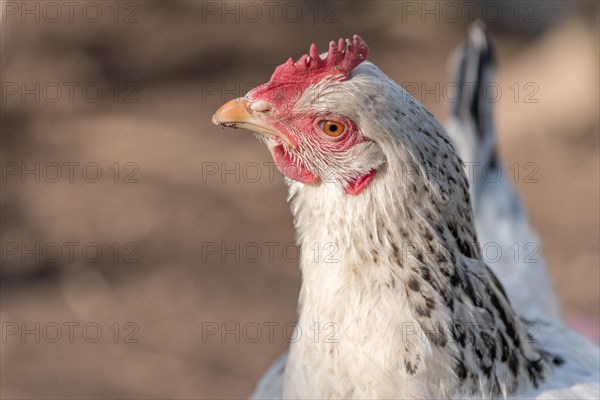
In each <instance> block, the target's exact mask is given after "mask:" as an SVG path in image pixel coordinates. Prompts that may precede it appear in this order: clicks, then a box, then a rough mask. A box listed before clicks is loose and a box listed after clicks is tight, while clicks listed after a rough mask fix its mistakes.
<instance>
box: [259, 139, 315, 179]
mask: <svg viewBox="0 0 600 400" xmlns="http://www.w3.org/2000/svg"><path fill="white" fill-rule="evenodd" d="M271 155H272V156H273V160H274V161H275V165H277V169H278V170H279V171H280V172H281V173H282V174H283V175H285V176H287V177H288V178H290V179H293V180H295V181H298V182H301V183H308V184H310V183H316V182H317V181H318V180H319V178H317V177H316V176H315V175H314V174H313V173H312V172H310V171H309V170H308V169H307V168H306V167H305V166H304V165H302V163H295V162H293V161H292V160H291V159H290V158H289V157H288V155H287V154H286V153H285V151H284V150H283V146H281V145H278V146H275V147H273V148H272V149H271Z"/></svg>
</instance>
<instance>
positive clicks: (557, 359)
mask: <svg viewBox="0 0 600 400" xmlns="http://www.w3.org/2000/svg"><path fill="white" fill-rule="evenodd" d="M564 363H565V359H564V358H562V357H560V356H555V357H554V359H553V360H552V364H554V365H556V366H559V367H560V366H561V365H563V364H564Z"/></svg>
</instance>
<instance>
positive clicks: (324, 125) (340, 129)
mask: <svg viewBox="0 0 600 400" xmlns="http://www.w3.org/2000/svg"><path fill="white" fill-rule="evenodd" d="M319 126H320V127H321V129H322V130H323V132H324V133H325V134H326V135H327V136H332V137H337V136H340V135H341V134H342V133H344V130H345V129H346V127H345V126H344V124H342V123H339V122H336V121H330V120H326V121H321V122H320V123H319Z"/></svg>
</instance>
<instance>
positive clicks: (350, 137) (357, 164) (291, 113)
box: [213, 35, 384, 194]
mask: <svg viewBox="0 0 600 400" xmlns="http://www.w3.org/2000/svg"><path fill="white" fill-rule="evenodd" d="M367 53H368V46H367V45H366V43H365V42H364V41H363V40H362V39H361V38H360V37H359V36H357V35H355V36H354V37H353V40H352V41H350V40H348V39H347V40H345V41H344V40H342V39H340V40H339V41H338V43H335V42H333V41H332V42H331V43H330V44H329V51H328V53H326V54H325V55H323V56H320V55H319V53H318V52H317V48H316V46H315V45H314V44H313V45H311V47H310V51H309V54H308V55H303V56H302V57H301V58H300V59H299V60H298V61H297V62H294V61H293V60H292V59H291V58H290V59H289V60H288V61H287V62H286V63H284V64H282V65H280V66H279V67H277V68H276V69H275V72H274V73H273V76H272V77H271V80H270V81H269V82H267V83H265V84H263V85H260V86H258V87H256V88H255V89H253V90H251V91H250V92H249V93H248V94H246V96H245V97H243V98H239V99H235V100H232V101H230V102H228V103H226V104H225V105H223V106H222V107H221V108H220V109H219V110H218V111H217V112H216V113H215V115H214V116H213V123H215V124H218V125H221V126H229V127H233V128H245V129H248V130H250V131H253V132H255V133H257V134H258V137H259V138H260V139H261V140H263V141H264V142H265V143H266V144H267V146H268V148H269V150H270V151H271V154H272V156H273V159H274V161H275V163H276V165H277V167H278V169H279V170H280V171H281V173H282V174H284V175H285V176H287V177H288V178H290V179H292V180H294V181H298V182H302V183H304V184H313V185H319V184H334V185H338V186H339V187H341V188H343V189H344V190H345V191H346V192H347V193H350V194H358V193H359V192H361V191H362V190H363V189H364V188H365V187H366V186H367V185H368V184H369V182H370V181H371V180H372V179H373V178H374V177H375V174H376V172H377V170H378V169H379V167H380V166H381V165H382V164H383V162H384V156H383V153H382V151H381V148H380V146H379V145H378V143H377V141H376V140H375V138H374V137H371V135H369V132H368V131H367V130H366V129H365V125H364V121H367V120H369V119H370V118H371V116H370V115H369V113H368V112H367V111H368V109H369V108H370V107H373V106H375V104H373V102H372V101H371V100H370V99H369V98H368V96H367V94H366V93H365V91H364V88H365V87H368V86H370V87H372V88H373V89H375V87H376V86H377V85H373V84H370V82H369V81H370V80H371V79H372V77H371V76H369V74H366V73H365V70H364V69H362V68H361V66H359V64H361V63H363V62H364V61H365V60H366V58H367ZM367 64H370V63H367ZM371 66H372V65H371Z"/></svg>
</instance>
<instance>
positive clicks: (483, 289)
mask: <svg viewBox="0 0 600 400" xmlns="http://www.w3.org/2000/svg"><path fill="white" fill-rule="evenodd" d="M366 54H367V47H366V44H365V43H364V42H363V41H362V39H360V38H359V37H356V36H355V37H354V40H353V41H346V45H345V47H344V42H343V41H341V40H340V42H339V43H338V45H337V46H336V44H335V43H334V42H332V43H331V44H330V50H329V53H328V55H327V57H326V58H325V57H323V56H321V58H322V60H319V59H318V53H316V48H314V46H312V47H311V51H310V57H303V58H301V59H300V60H299V61H298V62H296V63H293V61H288V63H286V64H285V65H283V66H280V67H278V69H277V70H276V72H275V74H274V75H273V77H272V78H271V81H270V82H269V83H268V84H265V85H263V86H261V87H259V88H257V89H255V90H253V91H251V92H250V93H249V94H248V95H247V96H246V97H245V98H244V99H240V100H238V101H234V102H230V103H228V104H226V105H224V106H223V107H222V108H221V109H219V111H217V113H216V114H215V116H214V117H213V121H214V122H215V123H217V124H220V125H223V126H231V127H242V128H247V129H250V130H253V131H255V132H259V133H260V136H261V138H262V140H264V141H265V142H266V143H267V145H268V148H269V150H270V151H271V152H272V154H273V157H274V159H275V161H276V163H277V165H278V167H279V168H280V170H281V171H282V173H284V175H286V177H287V178H286V182H287V184H288V186H289V201H290V204H291V209H292V214H293V215H294V225H295V228H296V232H297V235H298V243H299V244H300V246H301V257H300V268H301V271H302V279H303V281H302V288H301V291H300V298H299V320H298V326H299V328H300V329H301V332H305V333H306V332H311V329H312V328H314V327H315V326H318V327H325V326H328V325H331V324H333V325H334V326H335V327H336V329H337V330H336V335H335V338H334V339H335V340H334V341H327V342H326V341H323V340H314V337H312V336H310V335H307V334H303V335H301V336H300V337H299V340H298V341H297V342H295V343H293V344H292V345H291V347H290V351H289V356H288V357H287V360H286V357H285V355H284V356H283V357H282V358H280V359H279V360H278V361H277V363H276V365H275V366H274V367H273V368H272V369H271V370H270V371H269V372H268V375H267V377H266V378H265V379H263V380H262V381H261V383H259V388H258V389H259V392H257V393H256V394H255V396H256V397H257V398H263V397H264V398H266V397H284V398H319V399H325V398H419V399H434V398H495V397H505V398H553V397H562V398H564V397H572V398H574V397H577V398H581V397H582V396H583V397H588V398H596V397H598V396H599V395H600V392H599V385H598V380H599V378H600V375H599V371H600V365H599V354H598V349H597V348H596V347H595V346H594V345H592V344H591V343H590V342H588V341H587V340H586V339H584V338H582V337H581V336H579V335H577V334H575V333H574V332H572V331H570V330H568V329H567V328H565V327H564V326H563V325H562V323H561V322H560V321H558V320H553V319H548V320H542V319H539V318H538V317H539V316H538V315H536V316H535V318H536V319H532V316H531V315H527V318H528V319H523V318H521V317H519V316H518V315H517V313H515V310H514V309H513V307H512V306H511V305H510V303H509V299H508V298H507V296H506V294H505V293H504V289H503V287H502V285H501V284H500V283H499V282H498V280H497V279H496V277H495V275H494V274H493V273H492V272H491V270H490V269H489V268H488V267H487V266H486V265H485V263H484V262H483V260H482V255H481V249H480V247H479V244H478V239H477V235H476V234H475V227H474V224H475V221H474V218H473V213H472V208H471V205H470V196H469V189H468V184H467V181H466V178H465V175H464V172H463V170H462V166H461V161H460V160H459V158H458V156H457V154H456V152H455V151H454V148H453V146H452V144H451V142H450V141H449V139H448V138H447V136H446V133H445V132H444V130H443V128H442V127H441V126H440V125H439V123H438V122H437V121H436V120H435V118H434V117H433V116H432V115H431V114H430V113H429V112H428V111H427V110H425V108H424V107H423V106H422V105H420V104H419V103H417V102H416V101H415V100H414V99H412V98H411V97H410V96H409V95H408V93H406V91H404V90H403V89H402V88H401V87H400V86H398V85H397V84H396V83H394V82H393V81H391V80H390V79H389V78H388V77H387V76H385V75H384V74H383V73H382V72H381V71H380V70H379V69H377V68H376V67H375V66H374V65H373V64H371V63H369V62H364V59H365V58H366ZM259 101H261V102H263V103H261V104H262V105H264V102H267V103H269V106H268V107H262V106H261V107H259V108H260V110H259V111H257V108H256V107H252V104H255V103H256V102H259ZM323 122H326V123H327V124H325V125H324V124H323ZM331 124H334V125H335V124H337V125H335V126H336V129H335V131H329V132H327V131H326V130H325V128H324V127H325V126H327V127H329V126H331ZM482 201H483V200H482ZM328 244H332V245H334V246H335V249H336V261H337V262H333V263H332V262H327V260H326V259H323V258H322V257H315V256H314V251H313V250H311V249H314V246H315V245H316V246H320V247H324V246H325V245H328ZM517 271H518V270H517ZM522 287H523V288H525V289H526V288H527V286H526V285H524V286H522ZM518 311H519V310H518V309H517V312H518ZM319 337H323V335H319ZM284 364H285V368H283V365H284ZM282 373H283V376H284V379H283V384H281V383H280V382H281V381H280V380H278V379H279V377H280V376H281V375H282ZM280 390H281V391H282V392H281V391H280ZM271 391H274V392H271Z"/></svg>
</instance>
